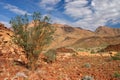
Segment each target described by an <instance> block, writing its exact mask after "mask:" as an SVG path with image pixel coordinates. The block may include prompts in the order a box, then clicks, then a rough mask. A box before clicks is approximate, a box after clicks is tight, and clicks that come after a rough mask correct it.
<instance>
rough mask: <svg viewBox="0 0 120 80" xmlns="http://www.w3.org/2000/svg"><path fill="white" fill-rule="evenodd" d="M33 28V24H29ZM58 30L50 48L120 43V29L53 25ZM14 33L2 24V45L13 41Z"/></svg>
mask: <svg viewBox="0 0 120 80" xmlns="http://www.w3.org/2000/svg"><path fill="white" fill-rule="evenodd" d="M29 26H30V27H31V26H33V22H31V23H30V24H29ZM52 26H53V27H55V28H56V31H55V33H54V40H53V42H52V44H51V45H50V47H49V48H60V47H66V46H67V47H75V48H79V47H82V48H86V47H95V46H101V45H109V44H111V45H112V44H119V43H120V28H118V29H117V28H110V27H106V26H100V27H98V28H97V29H96V30H95V32H92V31H89V30H84V29H82V28H77V27H71V26H68V25H62V24H52ZM12 35H13V32H12V31H11V30H10V29H8V28H6V27H4V25H3V24H0V43H1V42H2V41H4V42H7V41H10V40H11V36H12Z"/></svg>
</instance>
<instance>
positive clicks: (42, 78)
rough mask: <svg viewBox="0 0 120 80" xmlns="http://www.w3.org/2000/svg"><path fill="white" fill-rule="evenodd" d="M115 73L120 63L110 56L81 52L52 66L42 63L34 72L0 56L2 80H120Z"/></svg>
mask: <svg viewBox="0 0 120 80" xmlns="http://www.w3.org/2000/svg"><path fill="white" fill-rule="evenodd" d="M115 72H120V61H118V60H111V59H110V57H109V55H105V56H104V55H103V57H102V56H100V55H98V54H90V53H85V52H80V53H79V55H77V56H73V57H69V58H66V59H63V60H62V59H61V60H57V61H55V62H54V63H52V64H47V63H45V62H43V61H40V65H39V68H38V69H37V70H36V71H34V72H32V71H29V70H27V69H26V68H24V67H23V66H20V65H16V64H14V63H13V62H12V61H10V60H7V59H6V58H4V57H1V56H0V80H82V78H83V77H84V76H91V77H93V78H94V79H95V80H120V79H117V78H115V77H114V74H115Z"/></svg>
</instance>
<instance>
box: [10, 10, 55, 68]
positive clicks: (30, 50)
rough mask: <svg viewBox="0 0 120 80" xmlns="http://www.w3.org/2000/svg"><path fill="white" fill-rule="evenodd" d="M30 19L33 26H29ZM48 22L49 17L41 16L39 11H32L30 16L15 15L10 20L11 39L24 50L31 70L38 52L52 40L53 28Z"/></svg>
mask: <svg viewBox="0 0 120 80" xmlns="http://www.w3.org/2000/svg"><path fill="white" fill-rule="evenodd" d="M31 19H32V20H33V21H32V24H33V26H31V27H30V26H29V22H30V20H31ZM49 22H50V18H49V17H47V16H44V17H42V16H41V14H40V13H39V12H34V13H33V15H32V16H27V14H25V15H24V16H16V17H14V18H12V19H11V20H10V24H11V25H12V28H13V31H14V34H15V35H14V39H13V41H14V42H15V43H16V44H18V45H19V46H21V47H22V48H23V49H24V50H25V54H26V57H27V60H28V63H27V66H28V68H29V69H31V70H35V69H36V68H37V66H36V65H37V61H38V58H39V55H40V53H41V52H42V51H43V49H44V48H45V47H46V46H49V44H50V42H51V41H52V38H53V33H54V31H55V29H54V27H53V26H51V24H50V23H49Z"/></svg>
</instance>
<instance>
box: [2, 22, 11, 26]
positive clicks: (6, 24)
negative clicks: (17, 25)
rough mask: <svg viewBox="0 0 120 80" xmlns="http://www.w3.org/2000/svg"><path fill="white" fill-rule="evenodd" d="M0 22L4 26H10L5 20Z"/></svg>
mask: <svg viewBox="0 0 120 80" xmlns="http://www.w3.org/2000/svg"><path fill="white" fill-rule="evenodd" d="M0 23H3V24H4V25H5V26H6V27H11V25H10V24H9V22H7V21H0Z"/></svg>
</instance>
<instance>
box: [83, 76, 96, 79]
mask: <svg viewBox="0 0 120 80" xmlns="http://www.w3.org/2000/svg"><path fill="white" fill-rule="evenodd" d="M82 80H94V78H93V77H91V76H84V77H83V78H82Z"/></svg>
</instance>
